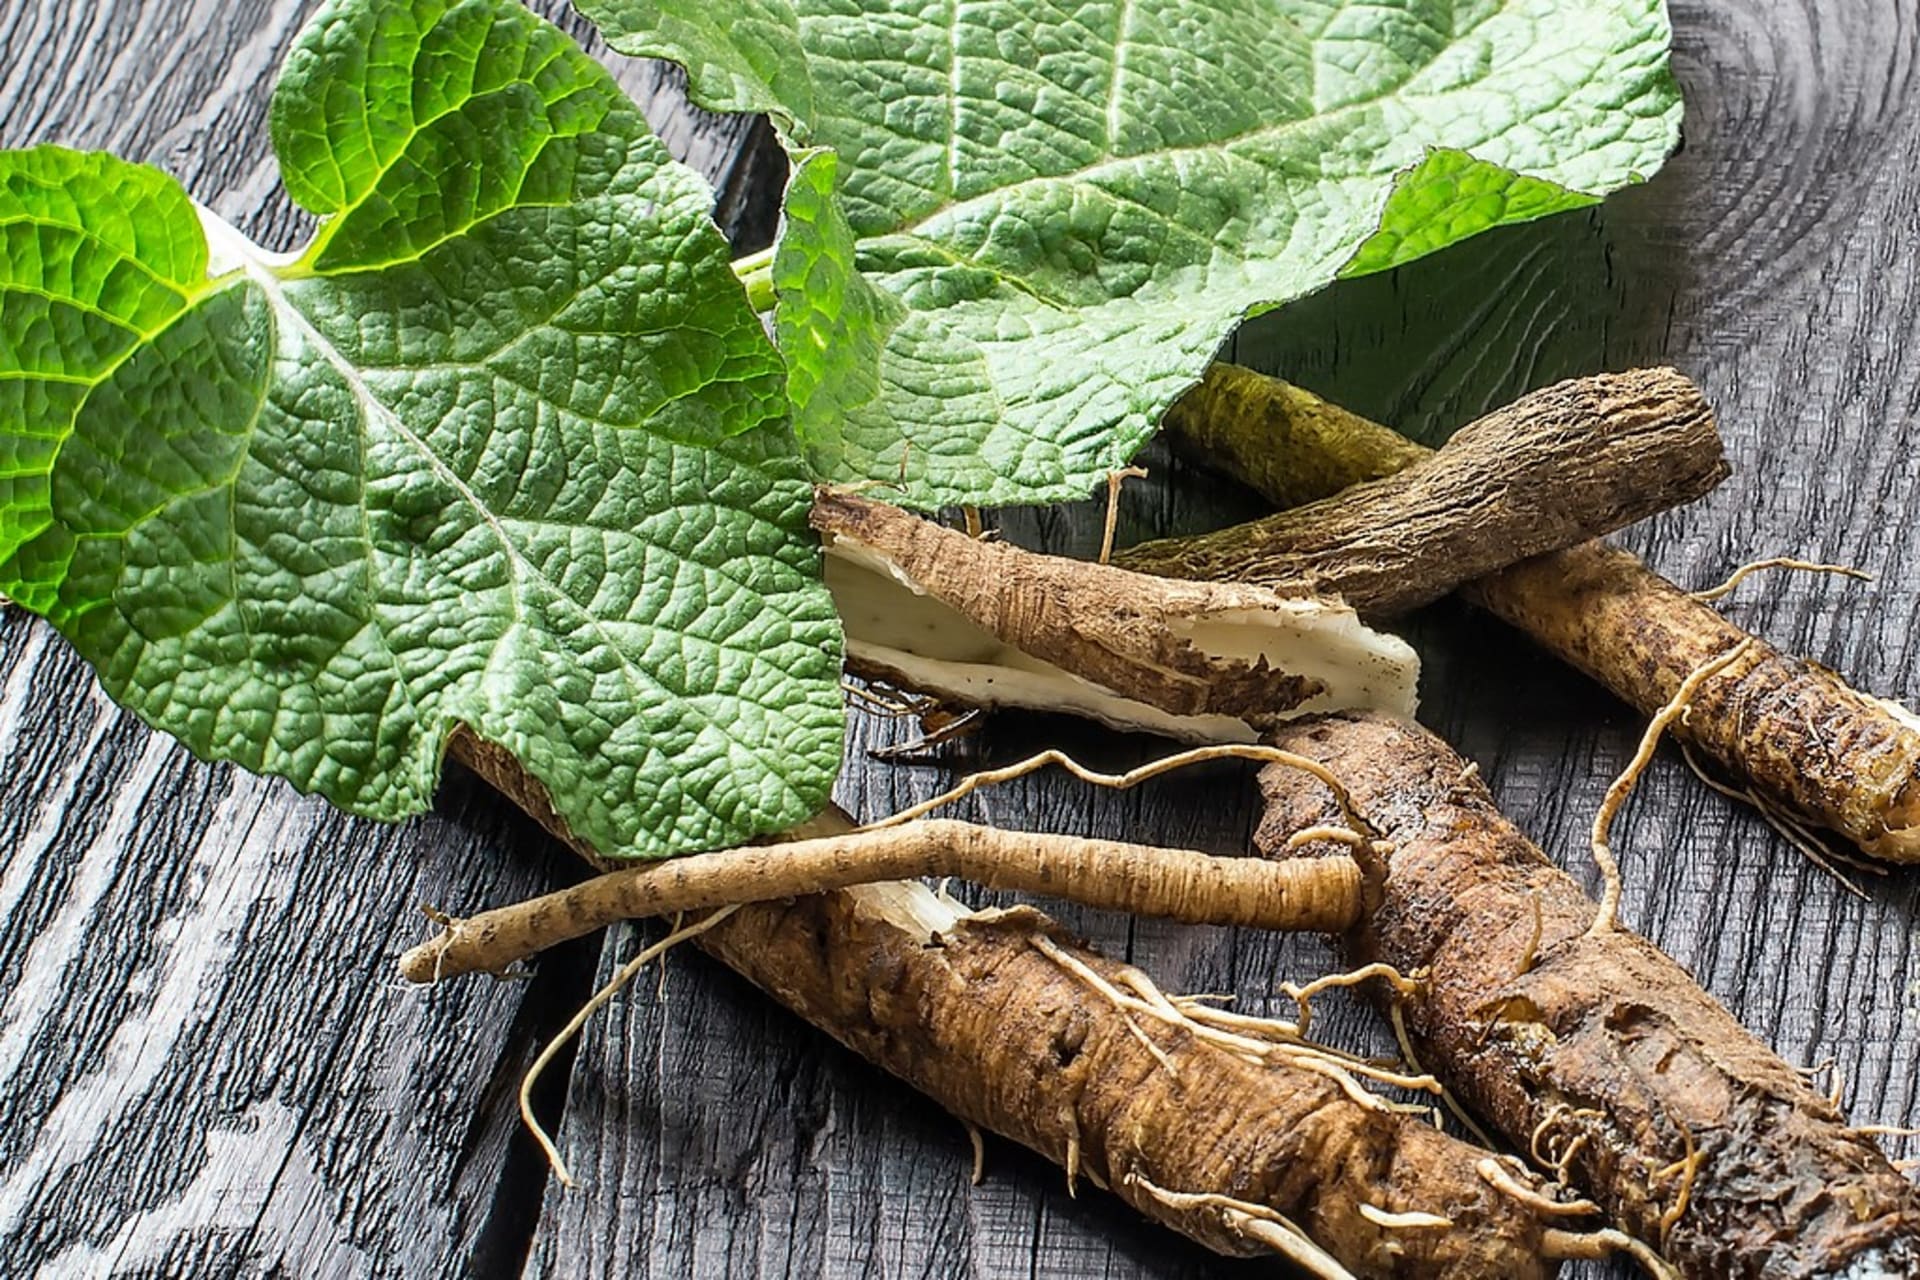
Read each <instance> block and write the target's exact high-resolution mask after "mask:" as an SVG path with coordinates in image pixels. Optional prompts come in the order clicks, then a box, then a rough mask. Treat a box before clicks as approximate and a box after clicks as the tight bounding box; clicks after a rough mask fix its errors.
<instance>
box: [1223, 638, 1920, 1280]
mask: <svg viewBox="0 0 1920 1280" xmlns="http://www.w3.org/2000/svg"><path fill="white" fill-rule="evenodd" d="M1735 674H1736V673H1735V670H1734V669H1733V668H1729V669H1728V670H1727V671H1726V672H1723V673H1722V676H1721V678H1723V679H1726V678H1734V677H1735ZM1715 683H1717V681H1716V680H1707V681H1704V682H1703V683H1702V684H1701V685H1700V687H1699V689H1698V691H1697V693H1696V695H1695V696H1696V698H1705V697H1707V696H1708V695H1709V694H1710V692H1711V690H1712V688H1713V685H1714V684H1715ZM1696 705H1697V704H1696ZM1678 723H1679V722H1677V721H1676V726H1677V725H1678ZM1275 742H1276V744H1277V745H1279V746H1282V747H1284V748H1286V749H1287V750H1289V751H1292V752H1296V753H1298V754H1301V755H1306V756H1309V757H1311V758H1313V759H1316V760H1318V761H1320V763H1322V764H1323V765H1325V766H1326V767H1327V768H1328V769H1329V770H1331V771H1333V772H1334V773H1336V774H1337V775H1338V776H1339V777H1340V778H1341V779H1342V781H1343V782H1344V783H1345V785H1346V787H1347V791H1348V799H1349V803H1350V804H1351V805H1352V806H1353V808H1354V810H1355V811H1356V812H1357V813H1358V814H1359V816H1360V817H1361V818H1362V819H1363V820H1364V821H1365V822H1366V823H1368V824H1369V825H1370V826H1372V827H1373V828H1374V829H1375V830H1376V831H1377V832H1378V834H1379V835H1380V836H1381V837H1382V840H1383V843H1381V844H1378V845H1371V846H1369V847H1368V848H1365V849H1355V850H1351V851H1350V850H1349V848H1348V846H1344V845H1327V844H1323V845H1320V846H1317V848H1320V849H1332V850H1338V851H1339V855H1340V856H1348V855H1349V853H1350V852H1351V853H1352V854H1354V855H1357V856H1358V857H1359V858H1360V859H1361V861H1362V864H1363V867H1364V868H1365V869H1366V871H1367V873H1368V878H1369V881H1370V883H1371V884H1374V885H1377V886H1378V892H1379V894H1380V899H1379V905H1378V907H1377V908H1376V909H1375V910H1373V911H1371V912H1369V913H1368V914H1367V915H1366V916H1364V917H1363V918H1362V921H1361V923H1360V925H1359V926H1358V927H1357V928H1356V929H1355V930H1354V931H1353V933H1352V934H1351V935H1349V945H1350V950H1351V952H1352V955H1351V959H1353V960H1354V961H1355V962H1356V963H1376V962H1377V963H1384V964H1389V965H1392V966H1393V967H1394V968H1395V969H1396V970H1397V971H1399V972H1401V973H1412V972H1416V971H1424V979H1423V981H1422V982H1421V984H1420V985H1419V987H1418V988H1417V989H1416V990H1414V991H1411V992H1407V991H1401V992H1396V996H1397V998H1398V1002H1399V1003H1398V1008H1399V1009H1400V1010H1401V1011H1402V1012H1403V1014H1404V1018H1405V1024H1406V1027H1407V1030H1408V1031H1409V1033H1410V1034H1411V1036H1412V1038H1413V1039H1414V1041H1415V1042H1416V1047H1417V1049H1418V1051H1419V1057H1420V1061H1421V1062H1422V1063H1423V1064H1424V1065H1425V1066H1426V1067H1427V1068H1428V1069H1430V1070H1432V1071H1433V1072H1434V1074H1435V1075H1436V1076H1438V1077H1439V1078H1440V1079H1441V1080H1442V1081H1444V1082H1445V1083H1446V1085H1447V1086H1448V1088H1449V1089H1450V1090H1451V1091H1452V1092H1453V1093H1454V1094H1456V1095H1457V1096H1458V1097H1459V1098H1460V1099H1461V1101H1463V1102H1464V1103H1466V1105H1468V1106H1469V1107H1471V1108H1472V1109H1473V1110H1474V1111H1476V1112H1477V1113H1479V1115H1481V1116H1482V1117H1483V1118H1485V1119H1487V1120H1488V1121H1490V1122H1491V1123H1492V1125H1493V1127H1494V1128H1495V1129H1496V1130H1497V1131H1498V1132H1500V1133H1501V1134H1503V1135H1504V1136H1505V1137H1506V1139H1507V1140H1508V1141H1509V1142H1511V1143H1513V1144H1514V1146H1515V1147H1516V1148H1518V1149H1520V1150H1533V1151H1535V1152H1538V1153H1540V1154H1541V1156H1542V1157H1543V1159H1544V1158H1547V1157H1551V1158H1550V1160H1549V1163H1551V1164H1552V1165H1554V1166H1556V1167H1557V1168H1558V1169H1560V1170H1561V1171H1562V1173H1563V1175H1564V1176H1565V1177H1566V1178H1567V1180H1568V1182H1569V1183H1570V1185H1572V1186H1574V1187H1575V1188H1576V1189H1578V1190H1580V1191H1582V1192H1584V1193H1585V1194H1586V1195H1588V1196H1590V1197H1591V1198H1592V1199H1593V1200H1594V1201H1595V1202H1596V1203H1598V1204H1599V1205H1600V1206H1601V1207H1602V1208H1603V1209H1605V1211H1606V1212H1607V1214H1608V1215H1609V1216H1610V1217H1611V1218H1612V1219H1613V1222H1614V1225H1615V1226H1616V1227H1617V1228H1619V1230H1620V1231H1621V1232H1623V1233H1624V1238H1630V1239H1632V1240H1637V1241H1641V1242H1645V1243H1646V1244H1648V1245H1651V1246H1654V1247H1657V1248H1658V1249H1659V1250H1660V1252H1661V1253H1663V1254H1664V1255H1665V1256H1666V1258H1667V1259H1668V1260H1669V1261H1670V1262H1672V1263H1673V1264H1674V1266H1676V1267H1677V1268H1678V1270H1679V1273H1680V1274H1682V1275H1684V1276H1688V1277H1696V1278H1705V1277H1713V1278H1719V1277H1729V1278H1731V1277H1761V1276H1766V1277H1773V1276H1778V1277H1794V1278H1795V1280H1840V1278H1842V1277H1875V1276H1888V1277H1892V1276H1911V1275H1916V1274H1920V1196H1916V1194H1915V1191H1914V1189H1913V1187H1912V1186H1911V1185H1910V1184H1909V1183H1908V1182H1907V1181H1906V1180H1905V1179H1904V1178H1902V1177H1901V1176H1900V1175H1899V1173H1898V1172H1897V1171H1896V1170H1895V1169H1894V1168H1893V1167H1892V1166H1891V1165H1890V1164H1889V1163H1888V1161H1887V1159H1886V1157H1885V1155H1883V1154H1882V1153H1881V1151H1880V1149H1879V1148H1878V1147H1877V1146H1875V1145H1874V1143H1873V1142H1872V1140H1871V1139H1870V1138H1869V1137H1868V1136H1865V1135H1863V1134H1862V1133H1860V1132H1859V1131H1857V1130H1852V1129H1849V1128H1848V1127H1847V1124H1846V1120H1845V1118H1844V1117H1843V1116H1842V1115H1841V1113H1840V1112H1839V1110H1838V1108H1837V1107H1836V1106H1835V1105H1834V1103H1833V1102H1832V1101H1831V1100H1830V1099H1828V1098H1826V1097H1823V1096H1822V1095H1820V1094H1818V1093H1816V1092H1815V1091H1814V1090H1813V1089H1812V1088H1810V1087H1809V1086H1808V1084H1807V1082H1806V1080H1805V1079H1804V1078H1803V1077H1802V1076H1801V1074H1800V1073H1799V1072H1797V1071H1795V1070H1794V1069H1793V1068H1792V1067H1790V1066H1788V1065H1787V1064H1786V1063H1785V1062H1783V1061H1781V1060H1780V1059H1779V1058H1778V1057H1777V1056H1775V1055H1774V1054H1773V1053H1772V1052H1771V1051H1769V1050H1768V1049H1767V1048H1766V1047H1765V1046H1764V1045H1762V1044H1761V1043H1760V1042H1759V1041H1757V1040H1756V1039H1754V1037H1753V1036H1752V1035H1750V1034H1749V1033H1748V1032H1747V1031H1746V1030H1745V1029H1744V1028H1742V1027H1741V1026H1740V1025H1739V1023H1738V1022H1736V1021H1735V1020H1734V1018H1733V1017H1732V1016H1731V1015H1730V1014H1729V1013H1728V1012H1727V1011H1726V1010H1725V1009H1724V1008H1722V1007H1721V1005H1720V1004H1719V1003H1718V1002H1716V1001H1715V1000H1714V999H1713V998H1712V997H1711V996H1709V995H1708V994H1707V993H1706V992H1705V991H1702V990H1701V989H1700V987H1699V986H1698V985H1697V984H1695V983H1694V982H1693V980H1692V979H1691V978H1690V977H1689V976H1688V975H1687V973H1686V971H1685V970H1683V969H1682V968H1681V967H1680V966H1679V965H1677V964H1675V963H1674V962H1673V961H1672V960H1670V959H1669V958H1667V957H1666V956H1665V955H1663V954H1662V953H1661V952H1660V951H1659V950H1658V949H1656V948H1655V947H1654V946H1653V945H1652V944H1650V943H1648V942H1647V941H1645V940H1644V939H1642V938H1640V937H1638V936H1636V935H1634V934H1632V933H1630V932H1628V931H1626V930H1625V929H1620V928H1613V929H1607V930H1604V931H1600V932H1595V931H1594V930H1593V929H1592V928H1591V926H1592V923H1593V921H1594V918H1595V904H1594V902H1593V900H1592V899H1591V898H1589V897H1588V896H1587V895H1586V894H1585V893H1584V892H1583V891H1582V890H1581V889H1580V887H1579V886H1578V885H1577V884H1576V883H1575V882H1574V881H1573V880H1572V879H1571V878H1570V877H1569V876H1567V875H1566V874H1565V873H1564V872H1561V871H1560V870H1558V869H1557V868H1555V867H1554V866H1553V865H1552V864H1551V863H1549V862H1548V861H1547V859H1546V858H1545V856H1544V855H1542V854H1541V853H1540V851H1539V850H1538V849H1537V848H1535V846H1534V845H1533V844H1532V843H1531V842H1530V841H1528V840H1527V838H1526V837H1525V836H1524V835H1522V834H1521V833H1520V832H1519V831H1518V830H1517V829H1516V828H1515V827H1514V826H1513V824H1512V823H1510V822H1509V821H1508V820H1507V819H1506V818H1505V817H1504V816H1502V815H1501V813H1500V812H1499V810H1498V809H1497V808H1496V807H1495V806H1494V803H1493V800H1492V797H1491V796H1490V795H1489V794H1488V792H1487V789H1486V787H1485V786H1484V785H1483V784H1481V783H1480V782H1479V780H1478V779H1477V778H1475V777H1473V776H1472V775H1471V773H1470V771H1469V770H1468V769H1467V768H1466V766H1465V763H1464V762H1463V761H1462V760H1461V759H1460V758H1459V756H1457V755H1456V754H1454V752H1453V751H1452V750H1451V749H1450V748H1448V747H1447V746H1446V744H1444V743H1442V742H1441V741H1440V740H1439V739H1437V738H1435V737H1434V736H1433V735H1432V734H1430V733H1428V732H1427V731H1425V730H1424V729H1421V728H1419V727H1417V726H1414V725H1411V724H1407V723H1405V722H1399V721H1393V720H1389V719H1387V718H1385V717H1329V718H1325V719H1321V720H1317V721H1307V722H1300V723H1297V724H1293V725H1289V726H1288V727H1287V728H1286V729H1284V730H1283V731H1281V732H1280V733H1278V734H1276V735H1275ZM1304 776H1305V775H1302V774H1300V773H1298V772H1297V771H1293V770H1273V769H1270V770H1267V771H1264V772H1263V773H1262V775H1261V786H1262V789H1263V791H1264V792H1265V793H1266V797H1267V813H1266V817H1265V819H1264V821H1263V822H1262V825H1261V828H1260V831H1259V833H1258V835H1257V836H1256V838H1255V840H1256V843H1257V844H1258V845H1259V847H1260V848H1261V849H1262V851H1264V852H1269V853H1270V854H1271V855H1273V856H1288V851H1287V849H1286V845H1287V841H1288V837H1289V836H1291V835H1292V833H1293V832H1295V831H1298V830H1301V829H1305V828H1309V827H1312V826H1315V825H1318V824H1320V823H1322V822H1325V821H1327V820H1329V818H1330V817H1331V816H1332V813H1331V810H1330V808H1329V805H1328V802H1327V799H1326V793H1325V792H1324V790H1322V789H1321V788H1319V787H1317V786H1301V785H1299V783H1298V781H1297V780H1298V779H1300V778H1302V777H1304ZM1314 848H1315V847H1314V846H1310V847H1309V848H1308V849H1305V850H1301V851H1300V852H1298V853H1295V854H1293V855H1292V856H1304V855H1305V854H1306V853H1309V852H1311V851H1313V849H1314ZM1566 1246H1567V1242H1560V1243H1559V1244H1556V1246H1555V1247H1556V1248H1562V1251H1563V1252H1567V1251H1568V1248H1567V1247H1566ZM1589 1246H1591V1247H1599V1242H1597V1241H1589V1242H1588V1244H1587V1245H1582V1246H1580V1247H1581V1248H1585V1247H1589ZM1620 1247H1623V1248H1624V1247H1625V1246H1620Z"/></svg>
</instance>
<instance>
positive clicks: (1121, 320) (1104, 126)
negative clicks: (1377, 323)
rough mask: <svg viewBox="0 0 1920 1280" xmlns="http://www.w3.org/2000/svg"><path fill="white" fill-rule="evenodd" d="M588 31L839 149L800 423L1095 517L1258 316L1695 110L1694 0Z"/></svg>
mask: <svg viewBox="0 0 1920 1280" xmlns="http://www.w3.org/2000/svg"><path fill="white" fill-rule="evenodd" d="M581 8H582V9H583V10H585V11H586V13H587V14H588V16H589V17H591V18H592V19H593V20H594V21H595V22H597V23H598V24H599V26H600V28H601V30H602V31H603V32H604V33H605V35H606V37H607V39H608V41H609V42H610V43H611V44H612V45H613V46H614V47H615V48H617V49H621V50H623V51H625V52H629V53H644V54H649V55H654V56H660V57H668V58H672V59H675V60H677V61H679V62H681V63H683V64H685V65H686V66H687V67H688V70H689V79H690V84H691V87H692V91H693V93H694V96H695V97H696V98H697V99H698V100H700V101H701V102H702V103H703V104H704V105H707V106H710V107H714V108H716V109H721V110H738V111H768V112H771V113H772V114H773V116H774V118H775V119H776V121H777V122H778V123H779V124H780V125H781V127H782V129H783V131H784V132H785V134H786V135H787V137H788V138H789V139H790V140H791V141H793V142H794V143H796V144H804V145H805V146H806V147H808V148H823V149H831V150H832V151H834V152H836V153H837V154H838V157H839V164H838V174H837V190H834V191H832V193H831V195H830V196H828V195H826V194H825V193H827V192H828V191H829V188H828V186H827V183H828V181H829V180H830V179H831V178H833V177H834V176H835V175H834V174H832V173H831V172H830V169H831V166H830V165H829V164H828V163H826V162H825V161H822V160H820V159H818V158H809V159H807V160H806V162H805V164H803V165H801V166H800V168H799V171H797V172H796V174H795V176H794V183H795V190H794V192H792V193H790V196H789V200H790V204H789V210H788V215H789V216H788V219H787V221H786V225H785V230H784V232H783V236H782V242H781V246H780V255H781V257H782V258H783V259H785V260H786V262H785V266H784V267H781V266H779V265H776V270H775V275H776V281H777V284H778V287H779V292H778V295H777V296H778V309H779V322H780V330H781V333H782V341H783V345H784V346H785V349H786V352H787V355H788V359H789V361H790V362H792V363H795V364H806V365H811V366H812V367H811V368H810V369H809V370H808V371H807V374H806V376H805V377H804V378H802V379H797V380H796V382H795V386H794V394H793V399H794V412H795V420H796V424H797V429H798V431H799V432H800V434H801V437H802V440H803V441H804V442H805V444H806V445H807V447H808V450H809V453H810V455H811V458H812V460H813V461H814V463H815V465H816V466H817V467H819V468H820V469H821V470H822V472H823V473H824V474H826V475H828V476H831V477H834V478H837V479H843V480H858V479H869V480H893V479H895V478H896V477H898V476H899V475H900V474H901V472H902V470H903V469H904V472H905V475H906V477H907V478H908V480H909V481H910V482H911V485H912V488H911V492H910V495H909V500H910V501H912V502H913V503H915V504H916V505H920V506H933V505H938V504H941V503H949V502H972V503H1011V502H1051V501H1057V500H1061V499H1067V498H1075V497H1082V496H1084V495H1085V494H1086V492H1087V491H1088V489H1089V488H1090V487H1091V486H1093V485H1094V484H1095V483H1096V482H1097V481H1098V480H1099V479H1100V478H1101V477H1103V476H1104V475H1105V474H1107V473H1108V472H1110V471H1112V470H1114V469H1116V468H1117V467H1119V466H1121V465H1123V464H1124V463H1125V462H1126V460H1127V459H1128V458H1129V457H1130V456H1131V455H1132V453H1133V452H1134V450H1135V449H1136V448H1137V447H1138V446H1139V445H1140V443H1141V442H1142V441H1144V440H1145V439H1146V437H1147V436H1148V435H1149V434H1150V433H1151V432H1152V431H1153V429H1154V427H1155V425H1156V424H1157V423H1158V421H1159V418H1160V415H1161V412H1162V411H1163V410H1164V409H1165V408H1166V406H1167V405H1169V404H1170V403H1172V401H1173V400H1174V399H1175V398H1177V397H1178V396H1179V395H1180V393H1181V392H1182V391H1184V390H1185V389H1186V388H1187V387H1188V386H1190V385H1192V384H1193V383H1194V382H1195V381H1196V380H1197V379H1198V377H1199V376H1200V374H1201V372H1202V371H1203V370H1204V368H1205V367H1206V365H1207V363H1208V362H1209V361H1210V360H1211V359H1212V358H1213V356H1214V354H1215V352H1216V351H1217V349H1218V347H1219V345H1220V343H1221V341H1222V340H1223V339H1224V338H1225V337H1226V336H1227V335H1228V334H1229V333H1230V332H1231V331H1232V329H1233V328H1234V326H1235V325H1236V324H1238V323H1239V321H1240V320H1241V319H1242V318H1244V317H1245V316H1247V315H1250V314H1253V313H1256V312H1259V311H1262V310H1265V309H1268V308H1271V307H1274V306H1277V305H1280V304H1282V303H1285V302H1287V301H1290V300H1292V299H1294V298H1298V297H1300V296H1302V295H1303V294H1306V293H1309V292H1311V291H1313V290H1315V289H1318V288H1320V287H1321V286H1323V285H1326V284H1328V283H1329V282H1331V281H1332V280H1334V279H1335V278H1336V277H1338V276H1340V275H1342V274H1355V273H1358V272H1363V271H1373V270H1379V269H1382V268H1384V267H1388V266H1391V265H1393V264H1395V263H1397V262H1401V261H1405V260H1407V259H1408V258H1411V257H1413V256H1416V255H1418V254H1420V253H1425V252H1429V251H1431V250H1433V249H1437V248H1440V247H1442V246H1444V245H1446V244H1449V243H1452V242H1453V241H1455V240H1458V239H1460V238H1462V237H1464V236H1467V235H1471V234H1473V233H1474V232H1477V231H1480V230H1484V229H1486V228H1489V227H1493V226H1496V225H1499V224H1501V223H1505V222H1513V221H1520V220H1525V219H1528V218H1535V217H1539V216H1541V215H1543V214H1546V213H1550V212H1554V211H1556V210H1560V209H1567V208H1572V207H1575V206H1579V205H1584V204H1590V203H1592V202H1593V201H1595V200H1597V199H1598V198H1599V197H1600V196H1602V195H1604V194H1605V193H1606V192H1608V191H1610V190H1613V189H1614V188H1617V187H1619V186H1621V185H1623V184H1626V183H1629V182H1632V181H1635V180H1637V179H1639V178H1642V177H1645V176H1646V175H1648V174H1651V173H1652V172H1653V171H1654V170H1655V169H1656V168H1658V167H1659V165H1660V163H1661V162H1662V160H1663V159H1664V157H1665V156H1666V154H1667V152H1668V151H1669V150H1671V148H1672V146H1673V144H1674V142H1675V139H1676V136H1677V129H1678V125H1679V116H1680V101H1679V95H1678V92H1677V90H1676V89H1675V87H1674V83H1673V80H1672V77H1671V75H1670V74H1669V72H1668V69H1667V49H1668V43H1669V28H1668V24H1667V19H1666V14H1665V9H1664V4H1663V3H1662V0H1365V2H1362V0H1089V2H1088V3H1084V4H1076V5H1072V6H1059V5H1051V4H1032V3H1026V2H1025V0H965V2H963V3H949V4H927V3H923V2H921V0H914V2H913V3H907V2H906V0H582V4H581ZM823 199H827V200H828V201H829V203H830V204H831V205H832V207H831V208H829V207H827V205H826V204H823V203H822V200H823ZM803 267H804V268H805V269H806V272H807V274H802V268H803ZM854 274H857V276H858V277H859V278H860V280H862V281H864V282H865V286H866V287H865V288H864V289H862V288H858V287H856V285H855V283H854V281H853V279H852V275H854ZM820 280H834V281H838V282H839V283H838V284H837V285H836V287H837V288H840V289H841V290H842V291H843V293H844V296H845V297H846V298H848V299H849V302H850V305H849V306H848V307H847V309H846V310H845V311H844V312H843V313H840V314H835V313H833V312H832V311H831V310H830V309H829V308H827V307H824V306H823V305H822V303H821V301H820V299H819V298H818V297H814V296H810V295H809V293H808V290H809V289H810V288H811V287H812V286H813V284H814V283H816V282H817V281H820ZM803 333H804V334H806V335H807V336H808V340H809V341H810V342H811V343H812V344H813V345H812V348H811V349H809V350H799V351H796V349H795V347H794V346H793V339H794V337H795V336H796V335H798V334H803ZM849 410H852V412H849Z"/></svg>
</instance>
